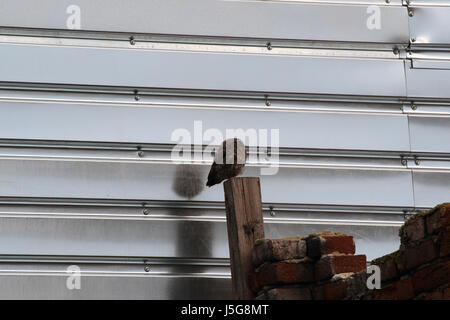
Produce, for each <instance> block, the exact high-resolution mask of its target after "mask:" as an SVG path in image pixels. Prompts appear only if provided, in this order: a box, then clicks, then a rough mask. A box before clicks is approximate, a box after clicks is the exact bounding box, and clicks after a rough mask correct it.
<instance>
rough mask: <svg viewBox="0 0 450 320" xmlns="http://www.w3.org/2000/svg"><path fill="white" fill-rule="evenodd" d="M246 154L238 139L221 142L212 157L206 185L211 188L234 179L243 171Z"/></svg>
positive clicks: (242, 144)
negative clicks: (212, 160)
mask: <svg viewBox="0 0 450 320" xmlns="http://www.w3.org/2000/svg"><path fill="white" fill-rule="evenodd" d="M246 160H247V153H246V151H245V145H244V143H243V142H242V141H241V140H239V139H238V138H232V139H227V140H225V141H223V143H222V146H220V147H219V148H218V149H217V151H216V154H215V156H214V162H213V164H212V166H211V170H210V171H209V175H208V182H206V185H207V186H208V187H211V186H213V185H215V184H218V183H221V182H222V181H224V180H226V179H229V178H232V177H235V176H237V175H239V174H240V173H241V172H242V169H244V166H245V161H246Z"/></svg>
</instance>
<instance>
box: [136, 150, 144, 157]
mask: <svg viewBox="0 0 450 320" xmlns="http://www.w3.org/2000/svg"><path fill="white" fill-rule="evenodd" d="M137 154H138V156H139V158H142V157H143V156H144V155H145V153H144V151H142V150H141V151H138V153H137Z"/></svg>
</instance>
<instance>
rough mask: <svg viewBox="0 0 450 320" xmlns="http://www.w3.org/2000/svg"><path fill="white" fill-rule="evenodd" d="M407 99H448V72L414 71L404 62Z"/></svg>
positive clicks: (443, 70) (435, 70)
mask: <svg viewBox="0 0 450 320" xmlns="http://www.w3.org/2000/svg"><path fill="white" fill-rule="evenodd" d="M406 83H407V92H408V97H411V98H441V99H449V98H450V91H449V90H448V86H449V84H450V70H446V69H441V70H439V69H416V68H412V67H411V62H406Z"/></svg>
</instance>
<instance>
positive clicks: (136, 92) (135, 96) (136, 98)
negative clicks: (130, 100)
mask: <svg viewBox="0 0 450 320" xmlns="http://www.w3.org/2000/svg"><path fill="white" fill-rule="evenodd" d="M140 99H141V97H139V92H138V91H137V90H134V100H136V101H139V100H140Z"/></svg>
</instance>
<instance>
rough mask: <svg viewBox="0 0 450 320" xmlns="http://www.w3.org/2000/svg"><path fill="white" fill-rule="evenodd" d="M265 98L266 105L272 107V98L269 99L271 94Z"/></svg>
mask: <svg viewBox="0 0 450 320" xmlns="http://www.w3.org/2000/svg"><path fill="white" fill-rule="evenodd" d="M264 98H265V99H266V106H268V107H270V105H271V103H270V100H269V96H268V95H265V96H264Z"/></svg>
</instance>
